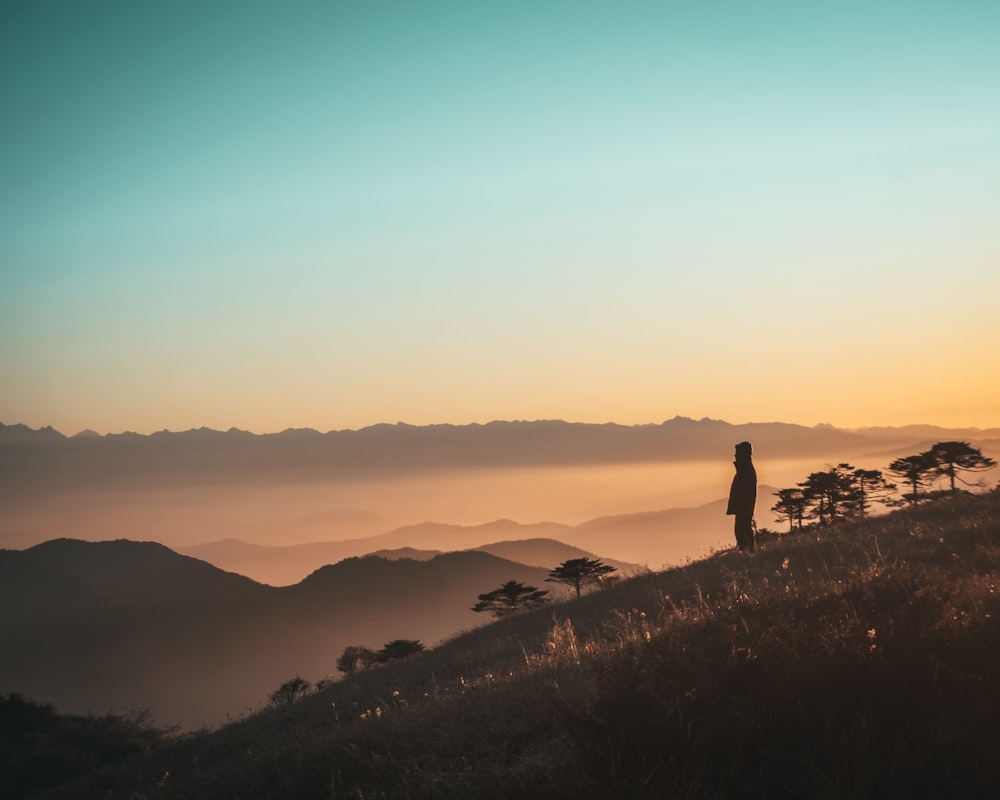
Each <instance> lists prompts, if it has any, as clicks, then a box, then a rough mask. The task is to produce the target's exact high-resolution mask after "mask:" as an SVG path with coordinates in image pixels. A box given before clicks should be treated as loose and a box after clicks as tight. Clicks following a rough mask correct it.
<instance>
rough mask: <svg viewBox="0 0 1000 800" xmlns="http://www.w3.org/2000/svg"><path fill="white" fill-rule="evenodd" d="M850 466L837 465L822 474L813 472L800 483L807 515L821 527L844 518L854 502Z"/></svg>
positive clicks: (851, 468)
mask: <svg viewBox="0 0 1000 800" xmlns="http://www.w3.org/2000/svg"><path fill="white" fill-rule="evenodd" d="M853 469H854V467H852V466H851V465H850V464H838V465H837V466H835V467H828V468H827V469H826V470H824V471H823V472H813V473H812V474H811V475H810V476H809V477H808V478H806V479H805V480H804V481H803V482H802V483H800V484H798V485H799V486H800V487H801V489H802V496H803V498H804V499H805V501H806V507H807V509H808V511H809V515H810V516H812V517H813V518H815V519H818V520H819V523H820V524H821V525H825V524H826V523H828V522H835V521H836V520H837V519H839V518H840V517H842V516H845V515H846V514H847V513H848V512H849V511H850V509H851V506H852V502H853V500H854V497H855V495H854V488H853V481H854V479H853V476H852V475H851V472H852V470H853Z"/></svg>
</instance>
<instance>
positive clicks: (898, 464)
mask: <svg viewBox="0 0 1000 800" xmlns="http://www.w3.org/2000/svg"><path fill="white" fill-rule="evenodd" d="M937 468H938V464H937V461H935V460H934V459H933V458H932V457H931V455H930V451H929V450H927V451H925V452H923V453H918V454H917V455H914V456H904V457H903V458H897V459H896V460H895V461H893V462H892V463H891V464H890V465H889V466H888V467H886V469H888V470H889V472H891V473H892V474H893V475H895V476H896V477H897V478H900V479H901V480H905V481H906V482H907V483H909V484H910V488H911V489H912V490H913V491H912V492H910V493H909V494H904V495H903V499H904V500H908V501H909V502H910V505H914V506H915V505H916V504H917V503H918V502H920V490H921V489H924V488H926V487H927V485H928V484H929V483H930V481H931V475H932V474H933V473H934V471H935V470H936V469H937Z"/></svg>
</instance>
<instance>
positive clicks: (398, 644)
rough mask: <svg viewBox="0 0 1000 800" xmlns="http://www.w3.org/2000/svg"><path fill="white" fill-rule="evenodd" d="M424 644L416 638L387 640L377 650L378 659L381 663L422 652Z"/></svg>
mask: <svg viewBox="0 0 1000 800" xmlns="http://www.w3.org/2000/svg"><path fill="white" fill-rule="evenodd" d="M423 650H424V646H423V645H422V644H421V643H420V642H418V641H417V640H416V639H393V640H392V641H391V642H387V643H386V644H385V646H384V647H383V648H382V649H381V650H379V652H378V660H379V661H381V662H382V663H383V664H384V663H385V662H386V661H391V660H392V659H394V658H406V657H407V656H412V655H414V654H415V653H422V652H423Z"/></svg>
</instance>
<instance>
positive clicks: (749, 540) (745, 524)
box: [735, 515, 754, 553]
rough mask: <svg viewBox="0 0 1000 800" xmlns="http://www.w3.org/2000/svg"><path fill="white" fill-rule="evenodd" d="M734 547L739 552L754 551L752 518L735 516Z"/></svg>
mask: <svg viewBox="0 0 1000 800" xmlns="http://www.w3.org/2000/svg"><path fill="white" fill-rule="evenodd" d="M735 530H736V546H737V547H739V549H740V550H748V551H750V552H751V553H752V552H753V551H754V540H753V539H754V537H753V517H742V516H739V515H737V516H736V525H735Z"/></svg>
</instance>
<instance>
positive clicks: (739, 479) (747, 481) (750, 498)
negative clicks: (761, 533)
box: [726, 442, 757, 553]
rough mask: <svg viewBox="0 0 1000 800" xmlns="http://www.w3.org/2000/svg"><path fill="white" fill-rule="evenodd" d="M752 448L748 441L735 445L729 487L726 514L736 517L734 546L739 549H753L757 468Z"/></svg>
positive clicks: (751, 550)
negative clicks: (733, 469)
mask: <svg viewBox="0 0 1000 800" xmlns="http://www.w3.org/2000/svg"><path fill="white" fill-rule="evenodd" d="M751 455H753V448H752V447H751V446H750V442H740V443H739V444H738V445H736V460H735V461H734V462H733V464H735V465H736V475H735V477H734V478H733V485H732V486H731V487H730V489H729V507H728V508H726V514H730V515H734V516H735V517H736V526H735V529H736V546H737V547H739V548H740V550H741V551H744V552H750V553H752V552H753V551H754V534H753V507H754V505H755V504H756V503H757V470H755V469H754V468H753V461H752V460H751V459H750V456H751Z"/></svg>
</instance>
